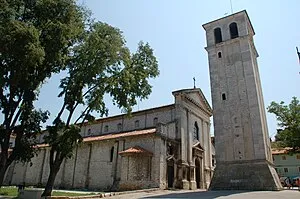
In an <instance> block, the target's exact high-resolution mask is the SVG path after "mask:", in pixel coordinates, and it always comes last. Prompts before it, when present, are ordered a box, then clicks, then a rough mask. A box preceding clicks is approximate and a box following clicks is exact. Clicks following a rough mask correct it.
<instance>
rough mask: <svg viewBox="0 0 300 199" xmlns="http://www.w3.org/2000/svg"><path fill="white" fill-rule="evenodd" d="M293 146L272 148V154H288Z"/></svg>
mask: <svg viewBox="0 0 300 199" xmlns="http://www.w3.org/2000/svg"><path fill="white" fill-rule="evenodd" d="M290 149H292V148H276V149H275V148H274V149H272V155H280V154H287V153H288V150H290Z"/></svg>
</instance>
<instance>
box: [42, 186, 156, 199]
mask: <svg viewBox="0 0 300 199" xmlns="http://www.w3.org/2000/svg"><path fill="white" fill-rule="evenodd" d="M157 190H161V189H160V188H152V189H140V190H134V191H121V192H108V193H102V194H97V195H89V196H49V197H47V199H90V198H106V197H111V196H117V195H125V194H130V193H139V192H152V191H157Z"/></svg>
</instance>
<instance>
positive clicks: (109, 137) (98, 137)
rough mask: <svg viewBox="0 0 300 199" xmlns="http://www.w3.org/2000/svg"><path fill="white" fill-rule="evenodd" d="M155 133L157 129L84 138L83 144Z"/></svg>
mask: <svg viewBox="0 0 300 199" xmlns="http://www.w3.org/2000/svg"><path fill="white" fill-rule="evenodd" d="M155 132H156V128H152V129H144V130H137V131H129V132H122V133H115V134H105V135H100V136H94V137H85V138H83V142H92V141H100V140H109V139H115V138H123V137H129V136H136V135H148V134H154V133H155Z"/></svg>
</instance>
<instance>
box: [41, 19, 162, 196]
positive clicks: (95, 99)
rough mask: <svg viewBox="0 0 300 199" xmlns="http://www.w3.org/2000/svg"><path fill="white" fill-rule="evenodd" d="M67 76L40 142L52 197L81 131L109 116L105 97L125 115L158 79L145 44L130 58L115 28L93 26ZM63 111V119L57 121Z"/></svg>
mask: <svg viewBox="0 0 300 199" xmlns="http://www.w3.org/2000/svg"><path fill="white" fill-rule="evenodd" d="M66 71H67V76H66V77H64V78H63V79H62V80H61V83H60V88H61V92H60V93H59V95H58V97H62V98H63V99H64V100H63V105H62V108H61V110H60V111H59V113H58V115H57V117H56V119H55V120H54V122H53V125H52V126H48V127H47V130H48V133H49V134H48V136H46V137H45V138H46V139H45V142H46V143H48V144H49V145H50V146H51V151H50V174H49V179H48V182H47V185H46V189H45V191H44V193H43V196H48V195H51V190H52V187H53V183H54V179H55V176H56V173H57V172H58V171H59V167H60V165H61V163H62V161H63V159H65V158H70V157H72V155H73V151H74V149H75V147H76V146H78V144H79V143H80V142H81V141H82V137H81V135H80V127H81V126H82V125H83V123H84V122H86V121H92V120H94V118H95V116H93V114H97V115H98V116H103V115H106V114H107V113H108V109H107V107H106V104H105V102H104V96H105V95H106V94H109V95H110V96H111V98H112V101H113V103H114V104H115V105H117V106H118V107H119V108H122V109H124V110H126V112H127V113H130V112H131V110H132V106H134V105H136V104H137V99H145V98H147V97H148V96H149V94H150V93H151V85H150V84H149V82H148V81H149V79H150V78H154V77H156V76H158V74H159V71H158V64H157V60H156V57H155V56H154V55H153V50H152V49H151V47H150V46H149V44H144V43H143V42H140V43H139V44H138V49H137V52H135V53H133V54H131V53H130V51H129V49H128V48H127V47H126V42H125V40H124V38H123V36H122V33H121V31H120V30H119V29H117V28H114V27H112V26H110V25H108V24H105V23H101V22H96V23H92V24H91V26H89V28H87V29H86V32H85V34H84V35H83V38H82V40H81V42H79V43H77V44H76V45H75V46H74V47H73V48H72V52H71V53H70V54H69V58H68V59H67V64H66ZM79 105H80V107H83V108H84V110H83V111H82V113H81V115H80V116H79V117H78V118H77V119H75V123H74V124H71V121H72V119H73V114H74V112H75V110H76V109H77V108H78V107H79ZM64 111H66V112H68V113H67V115H68V116H67V118H66V119H65V120H63V119H62V117H61V116H62V114H63V112H64Z"/></svg>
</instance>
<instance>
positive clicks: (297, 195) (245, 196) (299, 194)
mask: <svg viewBox="0 0 300 199" xmlns="http://www.w3.org/2000/svg"><path fill="white" fill-rule="evenodd" d="M110 198H111V199H119V198H126V199H127V198H128V199H129V198H130V199H138V198H145V199H155V198H161V199H169V198H200V199H213V198H218V199H255V198H259V199H300V191H298V190H284V191H253V192H242V191H199V190H196V191H182V190H179V191H177V190H176V191H169V190H160V191H154V192H139V193H132V194H125V195H119V196H113V197H110Z"/></svg>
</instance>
